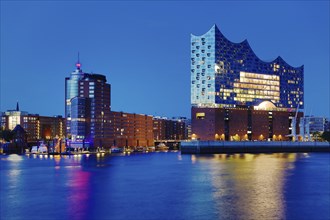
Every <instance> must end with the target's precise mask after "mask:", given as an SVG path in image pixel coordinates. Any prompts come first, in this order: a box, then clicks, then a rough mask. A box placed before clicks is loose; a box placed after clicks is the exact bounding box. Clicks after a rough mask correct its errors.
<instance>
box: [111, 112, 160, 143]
mask: <svg viewBox="0 0 330 220" xmlns="http://www.w3.org/2000/svg"><path fill="white" fill-rule="evenodd" d="M110 133H111V137H112V139H111V143H112V146H116V147H138V146H144V147H149V146H154V138H153V117H152V116H149V115H143V114H134V113H133V114H132V113H126V112H115V111H111V114H110Z"/></svg>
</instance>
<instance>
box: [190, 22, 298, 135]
mask: <svg viewBox="0 0 330 220" xmlns="http://www.w3.org/2000/svg"><path fill="white" fill-rule="evenodd" d="M303 74H304V67H303V66H301V67H292V66H290V65H289V64H287V63H286V62H285V61H284V60H283V59H282V58H281V57H277V58H276V59H275V60H273V61H271V62H264V61H262V60H260V59H259V58H258V57H257V56H256V55H255V53H254V52H253V50H252V49H251V47H250V45H249V43H248V42H247V40H245V41H243V42H241V43H233V42H231V41H229V40H228V39H226V38H225V37H224V35H223V34H222V33H221V32H220V30H219V29H218V27H217V26H216V25H214V26H213V27H212V28H211V29H210V30H209V31H208V32H207V33H205V34H203V35H201V36H195V35H191V104H192V110H191V119H192V139H198V140H228V141H229V140H231V141H239V140H267V139H270V140H289V139H292V138H293V139H296V135H295V133H299V127H298V125H297V124H298V123H296V124H295V125H294V126H293V125H292V122H299V119H300V117H302V116H303V113H302V112H299V110H300V109H303V106H304V102H303V101H304V87H303V82H304V78H303ZM297 109H298V110H297ZM296 113H297V117H296ZM292 131H293V132H292ZM295 131H296V132H295Z"/></svg>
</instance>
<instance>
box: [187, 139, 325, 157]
mask: <svg viewBox="0 0 330 220" xmlns="http://www.w3.org/2000/svg"><path fill="white" fill-rule="evenodd" d="M300 152H330V145H329V142H289V141H237V142H233V141H182V142H181V153H182V154H220V153H300Z"/></svg>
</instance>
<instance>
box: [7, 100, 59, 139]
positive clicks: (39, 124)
mask: <svg viewBox="0 0 330 220" xmlns="http://www.w3.org/2000/svg"><path fill="white" fill-rule="evenodd" d="M17 125H20V126H21V127H22V128H23V129H24V131H25V132H26V140H27V142H29V143H33V142H37V141H40V140H44V141H49V140H53V139H57V138H64V137H65V119H64V118H63V117H62V116H60V115H57V116H40V115H38V114H29V113H28V112H26V111H20V110H19V105H18V103H17V107H16V109H15V110H8V111H6V112H4V113H3V114H2V116H1V128H2V129H5V130H13V129H14V128H15V127H16V126H17Z"/></svg>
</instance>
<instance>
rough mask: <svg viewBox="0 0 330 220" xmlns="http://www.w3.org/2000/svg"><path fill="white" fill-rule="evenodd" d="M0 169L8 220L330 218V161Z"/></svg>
mask: <svg viewBox="0 0 330 220" xmlns="http://www.w3.org/2000/svg"><path fill="white" fill-rule="evenodd" d="M0 163H1V166H0V171H1V178H0V183H1V185H0V186H1V188H0V190H1V191H0V197H1V206H0V213H1V214H0V218H1V219H27V218H28V217H31V216H32V217H33V219H292V218H294V219H327V218H329V216H330V211H329V209H328V206H329V205H330V154H317V153H313V154H231V155H225V154H218V155H181V154H180V153H178V152H176V153H170V152H168V153H148V154H130V155H128V156H127V155H126V156H125V155H118V156H112V155H111V156H106V155H104V154H98V155H75V156H51V155H50V156H48V155H39V156H36V155H31V156H18V155H10V156H0ZM311 201H313V202H311ZM13 210H15V211H13Z"/></svg>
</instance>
